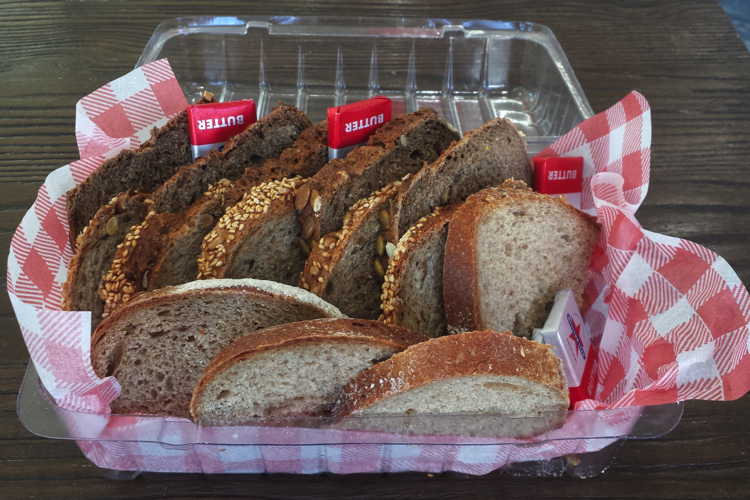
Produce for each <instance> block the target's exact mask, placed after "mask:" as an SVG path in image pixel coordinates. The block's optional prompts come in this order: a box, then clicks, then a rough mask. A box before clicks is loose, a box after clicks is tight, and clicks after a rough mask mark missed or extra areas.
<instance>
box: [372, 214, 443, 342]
mask: <svg viewBox="0 0 750 500" xmlns="http://www.w3.org/2000/svg"><path fill="white" fill-rule="evenodd" d="M455 208H456V207H455V205H449V206H446V207H438V208H436V209H435V210H434V211H433V212H432V213H431V214H430V215H427V216H425V217H422V218H421V219H419V220H418V221H417V223H416V224H414V225H413V226H412V227H411V228H410V229H409V230H408V231H407V232H406V234H404V236H403V237H401V239H400V240H399V242H398V244H397V245H396V248H395V251H394V253H393V257H392V258H391V260H390V262H389V263H388V269H387V271H386V272H385V279H384V282H383V291H382V294H381V303H382V306H381V307H382V310H383V321H385V322H386V323H388V324H393V325H401V326H403V327H406V328H409V329H411V330H415V331H418V332H422V333H424V334H426V335H428V336H430V337H439V336H440V335H445V333H446V331H447V329H446V322H445V313H444V311H443V253H444V250H445V238H446V236H447V234H448V225H449V223H450V220H451V216H452V215H453V212H454V211H455Z"/></svg>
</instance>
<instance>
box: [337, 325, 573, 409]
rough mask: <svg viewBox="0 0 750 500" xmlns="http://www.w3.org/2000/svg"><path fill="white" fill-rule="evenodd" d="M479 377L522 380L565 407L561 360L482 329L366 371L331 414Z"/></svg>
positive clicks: (440, 340)
mask: <svg viewBox="0 0 750 500" xmlns="http://www.w3.org/2000/svg"><path fill="white" fill-rule="evenodd" d="M477 375H497V376H513V377H522V378H525V379H527V380H530V381H532V382H535V383H538V384H541V385H545V386H547V387H549V388H550V389H552V390H553V391H555V392H556V393H559V394H560V397H561V399H563V400H564V401H565V407H567V405H568V393H567V389H566V386H565V381H564V378H563V374H562V368H561V365H560V359H559V358H558V357H557V356H555V354H554V353H553V351H552V348H551V347H549V346H547V345H544V344H540V343H538V342H533V341H530V340H527V339H524V338H520V337H515V336H513V335H512V334H511V333H510V332H493V331H489V330H483V331H473V332H467V333H463V334H458V335H447V336H445V337H438V338H434V339H431V340H428V341H426V342H422V343H420V344H416V345H413V346H411V347H408V348H407V349H406V350H404V351H402V352H400V353H397V354H394V355H393V356H392V357H390V358H389V359H387V360H385V361H382V362H380V363H378V364H376V365H374V366H372V367H371V368H369V369H367V370H364V371H363V372H361V373H360V374H359V375H358V376H357V377H355V378H354V379H353V380H352V381H351V382H349V383H348V384H347V385H346V386H345V387H344V389H343V390H342V392H341V396H340V397H339V399H338V400H337V401H336V404H335V405H334V409H333V415H334V416H335V417H345V416H347V415H351V414H352V413H354V412H356V411H358V410H365V409H367V408H368V407H370V406H372V405H373V404H375V403H377V402H379V401H382V400H383V399H386V398H389V397H391V396H395V395H397V394H399V393H402V392H406V391H409V390H411V389H416V388H417V387H421V386H423V385H425V384H429V383H431V382H436V381H439V380H444V379H449V378H454V377H470V376H477Z"/></svg>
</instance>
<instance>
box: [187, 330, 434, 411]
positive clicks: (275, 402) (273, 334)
mask: <svg viewBox="0 0 750 500" xmlns="http://www.w3.org/2000/svg"><path fill="white" fill-rule="evenodd" d="M423 340H426V337H424V336H422V335H420V334H417V333H414V332H410V331H408V330H405V329H403V328H398V327H392V326H387V325H385V324H383V323H381V322H378V321H366V320H358V319H316V320H309V321H300V322H297V323H289V324H285V325H279V326H274V327H271V328H266V329H265V330H260V331H257V332H254V333H252V334H250V335H246V336H244V337H240V338H239V339H237V340H236V341H235V342H234V343H233V344H232V345H230V346H229V347H227V348H226V349H224V350H223V351H221V352H220V353H219V354H218V356H216V357H215V358H214V359H213V360H212V361H211V364H210V365H209V366H208V367H207V368H206V370H205V371H204V372H203V375H202V376H201V379H200V381H199V382H198V384H197V386H196V388H195V390H194V391H193V398H192V401H191V403H190V414H191V415H192V417H193V420H195V421H196V422H198V423H200V424H203V425H243V424H249V423H253V422H258V419H261V421H262V420H264V419H273V418H277V419H278V418H282V419H284V420H283V423H285V424H287V425H288V424H290V423H291V422H292V421H293V420H290V418H289V417H299V416H321V415H326V414H328V412H329V411H330V409H331V406H332V405H333V403H334V401H335V400H336V397H337V396H338V394H339V392H340V390H341V388H342V387H343V386H344V384H346V383H347V382H349V380H351V379H352V378H353V377H354V376H355V375H357V374H358V373H359V372H360V371H362V370H364V369H365V368H368V367H370V366H372V364H373V363H376V362H378V361H382V360H383V359H386V358H388V357H389V356H391V355H392V354H394V353H395V352H398V351H401V350H403V349H405V348H407V347H408V346H410V345H413V344H416V343H418V342H422V341H423ZM277 422H278V421H277Z"/></svg>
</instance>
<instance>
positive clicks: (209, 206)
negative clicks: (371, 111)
mask: <svg viewBox="0 0 750 500" xmlns="http://www.w3.org/2000/svg"><path fill="white" fill-rule="evenodd" d="M326 141H327V127H326V123H325V122H323V123H319V124H317V125H315V126H313V127H309V128H307V129H306V130H304V131H303V132H302V133H301V134H300V135H299V137H298V138H297V140H296V141H294V144H292V145H291V146H290V147H288V148H286V149H285V150H284V151H282V153H281V155H280V156H279V157H278V158H271V159H268V160H266V161H264V162H263V163H262V164H261V165H259V166H252V167H248V168H247V169H245V172H244V173H243V175H242V177H240V178H239V179H237V180H236V181H234V182H230V181H229V180H228V179H221V180H219V181H218V182H217V183H215V184H213V185H212V186H211V187H210V188H209V189H208V191H207V192H206V193H204V195H203V196H202V197H201V198H199V199H198V201H196V202H195V203H193V205H191V206H190V207H189V208H188V209H187V210H186V211H185V212H184V213H183V215H182V217H181V218H180V220H179V221H178V222H177V223H176V224H175V226H174V228H173V229H172V231H171V232H170V234H169V237H168V238H167V239H166V242H165V245H164V247H163V248H162V249H160V251H159V255H158V257H157V259H156V263H155V264H154V267H153V268H152V269H151V279H150V281H149V289H150V290H153V289H156V288H161V287H163V286H168V285H177V284H180V283H185V282H188V281H192V280H194V279H195V278H196V276H197V274H198V264H197V259H198V257H199V256H200V253H201V244H202V242H203V238H204V237H205V236H206V235H207V234H208V232H209V231H210V230H211V229H213V227H214V225H215V224H216V222H217V221H218V220H219V219H220V218H221V216H222V215H224V212H225V211H226V210H227V208H229V207H230V206H232V205H234V204H235V203H237V202H238V201H240V199H242V196H243V195H244V194H245V192H247V190H249V189H250V188H251V187H253V186H255V185H257V184H260V183H262V182H267V181H271V180H279V179H283V178H284V177H291V176H295V175H300V176H302V177H309V176H311V175H313V174H315V172H317V171H318V170H319V169H320V167H322V166H323V165H324V164H325V163H326V161H327V160H328V147H327V144H326Z"/></svg>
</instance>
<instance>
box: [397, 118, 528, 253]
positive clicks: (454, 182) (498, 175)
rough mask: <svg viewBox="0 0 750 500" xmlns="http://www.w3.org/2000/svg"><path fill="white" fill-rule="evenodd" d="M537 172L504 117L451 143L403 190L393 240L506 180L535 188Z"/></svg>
mask: <svg viewBox="0 0 750 500" xmlns="http://www.w3.org/2000/svg"><path fill="white" fill-rule="evenodd" d="M532 173H533V172H532V169H531V163H530V162H529V158H528V155H527V153H526V144H525V143H524V141H523V139H522V138H521V136H520V134H519V133H518V131H517V130H516V128H515V126H513V124H512V123H511V122H510V121H509V120H506V119H504V118H496V119H494V120H490V121H488V122H487V123H485V124H484V125H482V126H481V127H479V128H478V129H475V130H472V131H470V132H468V133H467V134H466V135H464V136H463V138H462V139H461V140H459V141H457V142H454V143H453V144H451V146H450V147H449V148H448V149H446V150H445V151H443V152H442V154H441V155H440V157H439V158H438V159H437V160H435V161H434V162H433V163H431V164H429V165H425V166H424V167H422V168H421V169H420V170H419V172H417V173H416V174H414V175H413V176H412V177H411V178H410V179H409V182H405V183H404V184H403V185H402V186H401V189H400V192H399V194H398V196H396V199H395V200H394V202H393V211H392V213H391V214H390V216H391V217H390V219H391V227H390V229H389V231H388V233H389V234H388V235H387V237H388V240H389V241H392V242H394V243H395V242H397V241H398V239H399V238H400V237H401V236H403V234H404V233H405V232H406V230H407V229H409V228H410V227H411V226H413V225H414V223H415V222H417V220H418V219H420V218H421V217H424V216H425V215H428V214H429V213H430V212H432V209H434V208H435V207H440V206H443V205H448V204H453V203H460V202H462V201H464V200H465V199H466V198H467V197H468V196H469V195H471V194H474V193H476V192H477V191H479V190H481V189H484V188H486V187H490V186H497V185H499V184H501V183H502V182H503V181H504V180H506V179H511V178H514V179H518V180H522V181H525V182H526V183H527V184H531V180H532Z"/></svg>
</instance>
